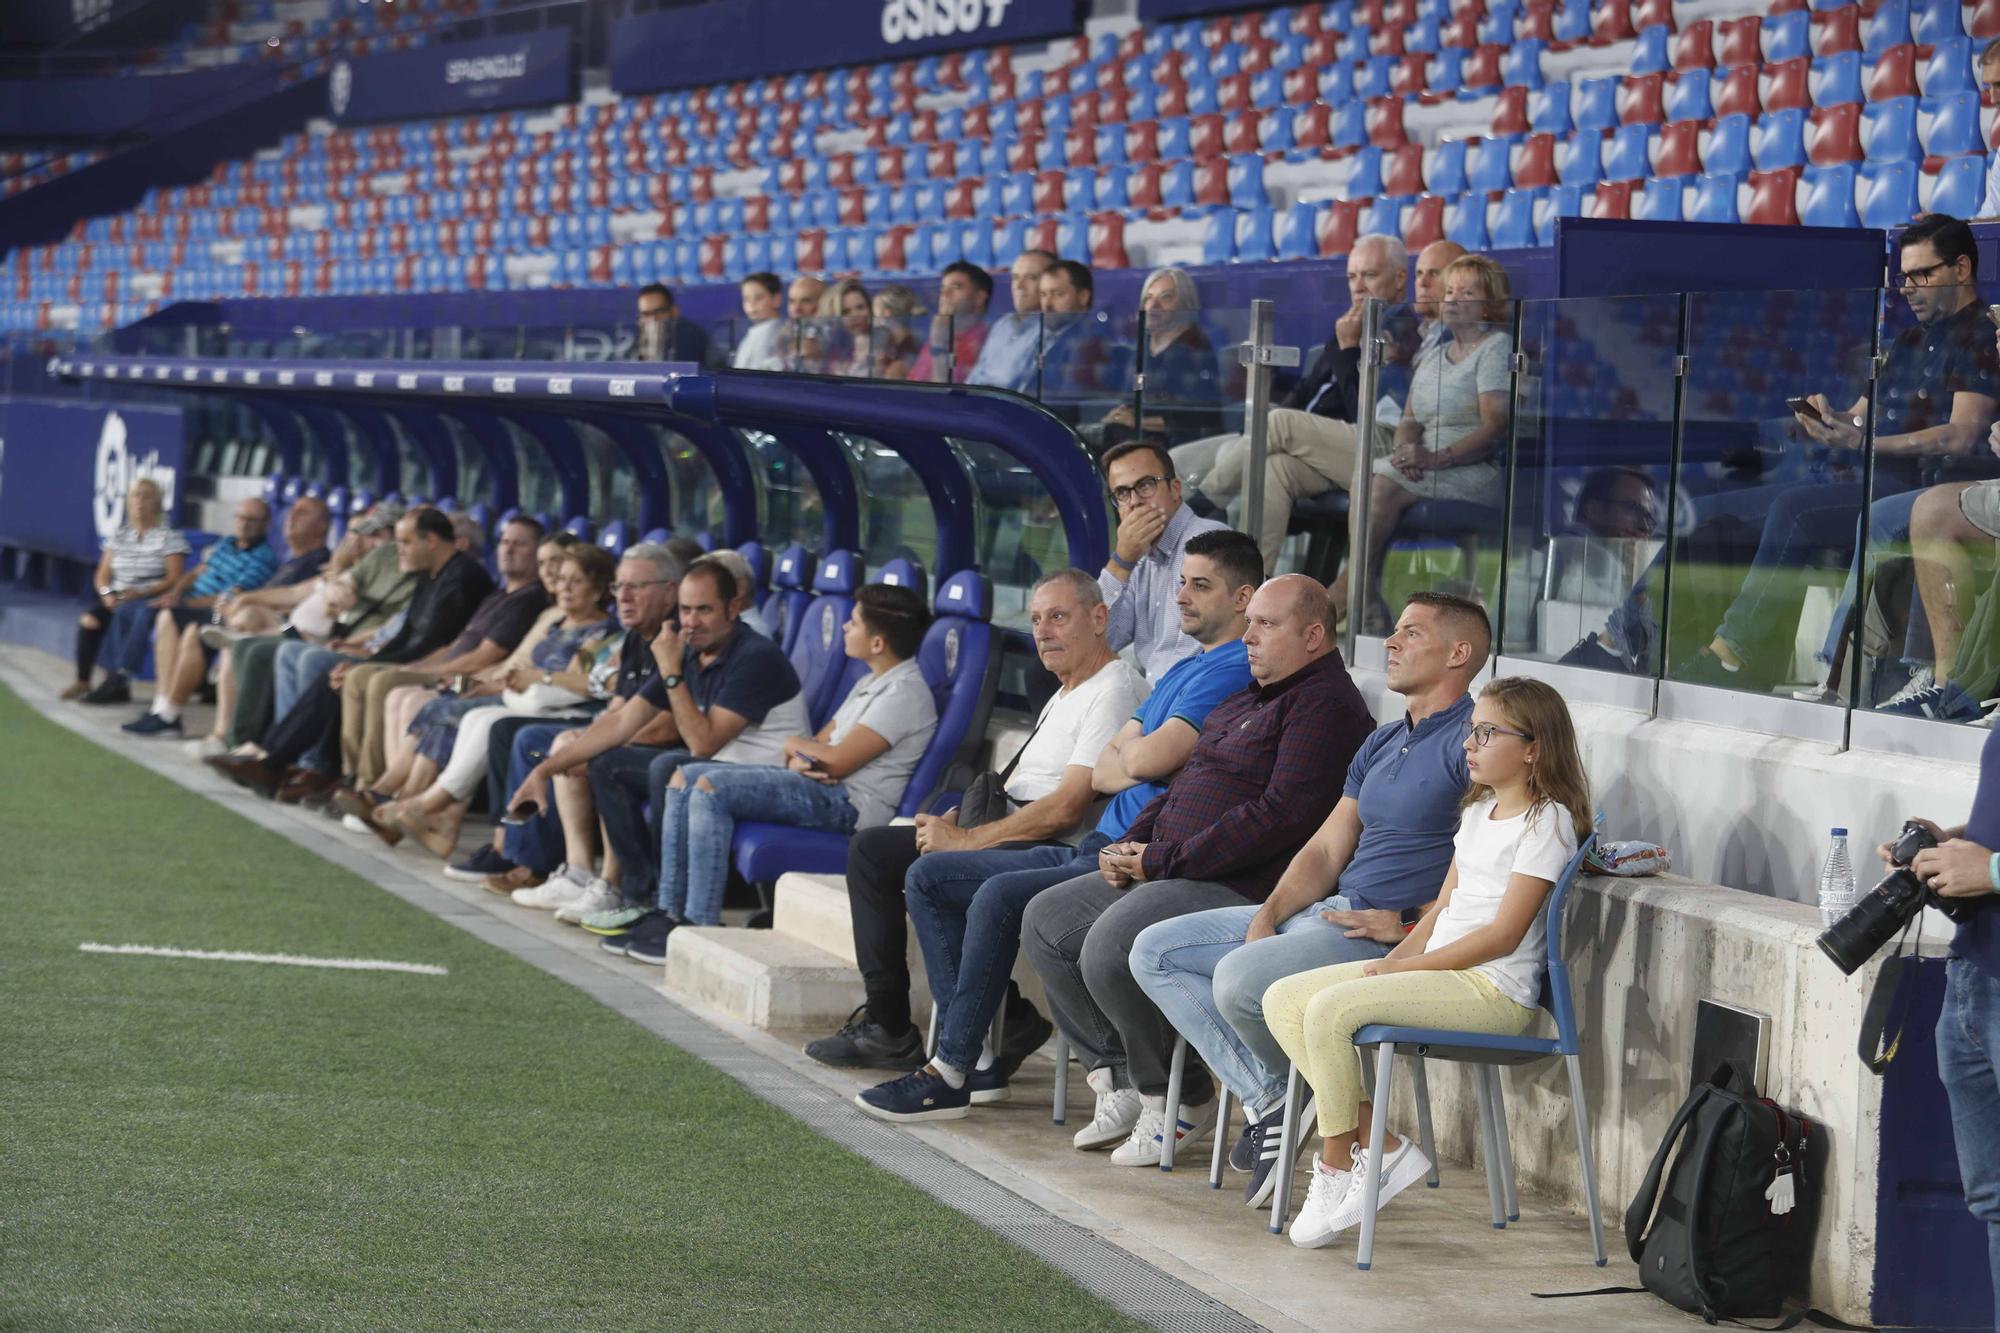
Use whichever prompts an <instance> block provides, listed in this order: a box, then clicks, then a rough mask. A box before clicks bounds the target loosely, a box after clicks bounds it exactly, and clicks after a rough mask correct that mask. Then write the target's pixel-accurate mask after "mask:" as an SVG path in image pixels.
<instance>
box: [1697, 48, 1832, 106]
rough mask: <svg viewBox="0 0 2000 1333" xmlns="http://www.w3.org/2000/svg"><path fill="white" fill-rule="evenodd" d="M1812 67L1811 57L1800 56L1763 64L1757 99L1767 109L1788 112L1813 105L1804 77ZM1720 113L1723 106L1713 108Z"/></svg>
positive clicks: (1758, 81) (1758, 82) (1758, 78)
mask: <svg viewBox="0 0 2000 1333" xmlns="http://www.w3.org/2000/svg"><path fill="white" fill-rule="evenodd" d="M1811 69H1812V60H1811V59H1810V58H1808V57H1806V56H1800V57H1799V58H1798V59H1796V60H1781V61H1779V62H1778V63H1777V64H1775V65H1766V66H1764V68H1763V70H1762V71H1761V72H1760V73H1759V74H1758V76H1757V98H1758V101H1759V103H1760V104H1761V105H1762V106H1763V108H1764V110H1766V111H1790V110H1792V109H1793V108H1794V107H1796V108H1799V109H1801V110H1803V109H1804V108H1806V107H1809V106H1811V105H1812V97H1811V95H1810V93H1809V91H1808V88H1807V84H1806V80H1807V77H1808V75H1809V74H1810V72H1811ZM1716 114H1717V115H1721V114H1722V108H1720V107H1717V108H1716Z"/></svg>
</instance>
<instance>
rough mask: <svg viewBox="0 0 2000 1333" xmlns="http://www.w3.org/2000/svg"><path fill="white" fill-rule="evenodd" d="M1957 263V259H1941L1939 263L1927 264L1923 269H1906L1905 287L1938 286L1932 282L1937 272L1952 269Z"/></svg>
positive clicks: (1904, 275)
mask: <svg viewBox="0 0 2000 1333" xmlns="http://www.w3.org/2000/svg"><path fill="white" fill-rule="evenodd" d="M1957 262H1958V261H1957V260H1955V259H1952V260H1944V259H1940V260H1939V261H1938V262H1937V263H1935V264H1926V265H1924V266H1923V267H1922V268H1906V269H1904V270H1903V286H1905V287H1934V286H1938V285H1939V284H1937V283H1935V282H1933V281H1932V280H1931V279H1932V278H1933V277H1934V276H1935V275H1936V273H1937V271H1938V270H1939V269H1943V268H1950V267H1951V266H1952V265H1953V264H1956V263H1957Z"/></svg>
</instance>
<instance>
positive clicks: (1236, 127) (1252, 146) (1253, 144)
mask: <svg viewBox="0 0 2000 1333" xmlns="http://www.w3.org/2000/svg"><path fill="white" fill-rule="evenodd" d="M1263 125H1264V118H1263V116H1262V115H1261V114H1260V113H1258V112H1255V111H1239V112H1237V113H1236V114H1235V115H1233V116H1231V117H1230V118H1229V124H1228V126H1227V127H1226V128H1225V129H1224V130H1223V135H1222V142H1223V151H1224V152H1227V153H1261V152H1263V151H1264V131H1263Z"/></svg>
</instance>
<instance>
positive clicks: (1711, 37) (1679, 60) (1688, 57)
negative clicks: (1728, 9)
mask: <svg viewBox="0 0 2000 1333" xmlns="http://www.w3.org/2000/svg"><path fill="white" fill-rule="evenodd" d="M1751 21H1752V22H1755V20H1754V19H1753V20H1751ZM1670 59H1671V61H1672V65H1673V68H1675V69H1677V70H1697V69H1698V70H1710V69H1713V68H1715V23H1714V21H1713V20H1712V19H1700V20H1698V21H1696V22H1694V23H1690V24H1688V25H1687V26H1686V27H1684V28H1682V29H1681V30H1680V31H1679V32H1677V33H1675V34H1674V39H1673V43H1672V55H1671V57H1670ZM1739 63H1740V62H1739Z"/></svg>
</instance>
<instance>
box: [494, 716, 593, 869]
mask: <svg viewBox="0 0 2000 1333" xmlns="http://www.w3.org/2000/svg"><path fill="white" fill-rule="evenodd" d="M582 725H583V724H582V723H580V722H533V723H529V724H527V725H525V726H521V727H516V728H514V729H513V731H512V733H511V738H510V739H508V740H506V742H505V744H506V745H507V753H506V757H505V759H504V763H505V765H506V774H507V776H506V779H505V780H504V781H503V782H501V784H500V786H501V787H504V788H506V790H505V791H501V792H500V794H499V795H498V796H496V797H494V799H493V810H494V814H495V815H496V816H503V815H505V814H506V813H507V800H508V798H510V797H511V796H513V794H514V793H515V792H517V791H519V790H520V789H521V784H522V783H524V782H526V781H527V780H528V771H529V770H530V769H532V768H533V767H534V766H535V765H536V764H539V763H541V762H542V760H544V759H546V758H548V754H549V749H550V747H551V746H553V745H554V744H555V743H556V737H557V736H560V735H561V734H562V733H563V732H565V731H575V730H576V729H577V728H579V727H581V726H582ZM502 735H503V732H502V729H501V728H499V727H495V728H494V729H493V735H492V736H491V737H489V740H490V742H491V748H489V749H488V751H487V759H488V761H489V764H490V765H495V766H497V763H498V762H502V761H500V760H499V759H498V751H499V746H500V745H501V744H502V741H501V739H500V738H501V737H502ZM492 773H493V767H491V766H489V768H488V769H487V776H488V777H489V778H490V777H491V776H492ZM488 790H489V791H495V790H498V788H493V787H489V788H488ZM500 849H501V851H502V852H503V853H504V854H505V855H506V857H507V859H508V860H509V861H512V862H513V863H514V864H515V865H517V866H522V867H524V868H526V869H528V870H532V871H534V872H535V873H536V874H538V875H546V874H548V873H550V872H551V871H553V870H554V869H555V868H556V867H557V866H559V865H561V864H562V861H563V832H562V820H561V819H560V818H559V817H558V816H557V814H556V803H555V798H554V797H553V796H551V797H550V798H549V799H548V800H546V801H544V802H542V808H541V811H540V812H539V813H538V814H536V815H535V816H534V817H533V818H531V819H529V820H526V821H525V822H523V823H520V824H505V825H502V826H501V838H500Z"/></svg>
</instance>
